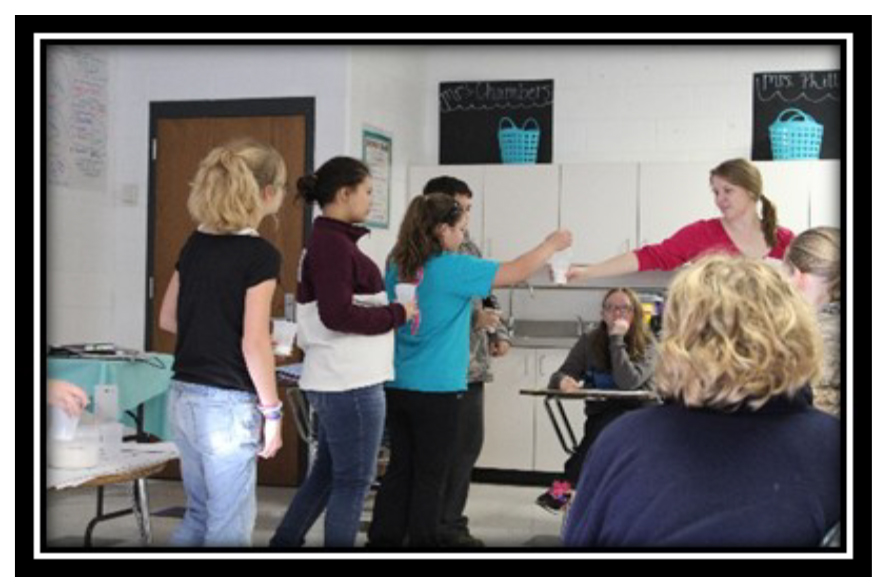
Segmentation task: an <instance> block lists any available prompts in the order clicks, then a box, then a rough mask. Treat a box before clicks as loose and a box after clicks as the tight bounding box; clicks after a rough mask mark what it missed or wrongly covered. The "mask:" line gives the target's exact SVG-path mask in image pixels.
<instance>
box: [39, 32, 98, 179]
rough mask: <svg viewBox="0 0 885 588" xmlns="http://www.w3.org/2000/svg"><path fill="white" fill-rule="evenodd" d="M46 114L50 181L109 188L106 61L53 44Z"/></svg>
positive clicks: (84, 51) (96, 56)
mask: <svg viewBox="0 0 885 588" xmlns="http://www.w3.org/2000/svg"><path fill="white" fill-rule="evenodd" d="M45 117H46V118H45V123H46V141H47V144H46V157H47V161H46V164H47V168H46V174H47V180H48V182H49V183H50V184H52V185H57V186H65V187H69V188H74V189H80V190H103V189H104V188H105V179H106V175H107V167H108V166H107V157H108V151H107V142H108V64H107V63H106V61H105V60H104V59H103V58H102V57H100V56H98V55H95V54H94V53H90V52H89V51H86V50H84V49H80V48H77V47H62V46H57V47H51V48H50V49H49V50H48V52H47V69H46V113H45Z"/></svg>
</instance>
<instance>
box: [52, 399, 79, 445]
mask: <svg viewBox="0 0 885 588" xmlns="http://www.w3.org/2000/svg"><path fill="white" fill-rule="evenodd" d="M48 417H49V438H50V439H52V440H55V441H70V440H72V439H73V438H74V435H76V434H77V425H78V424H79V423H80V415H77V416H71V415H69V414H68V413H67V411H65V409H63V408H61V407H60V406H55V405H53V404H50V405H49V415H48Z"/></svg>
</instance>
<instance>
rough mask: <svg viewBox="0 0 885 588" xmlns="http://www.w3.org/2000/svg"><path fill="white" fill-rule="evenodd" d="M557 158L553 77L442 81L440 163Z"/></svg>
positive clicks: (507, 162)
mask: <svg viewBox="0 0 885 588" xmlns="http://www.w3.org/2000/svg"><path fill="white" fill-rule="evenodd" d="M552 161H553V80H517V81H509V82H508V81H488V82H482V81H480V82H443V83H441V84H440V85H439V163H440V164H443V165H445V164H489V163H506V164H533V163H551V162H552Z"/></svg>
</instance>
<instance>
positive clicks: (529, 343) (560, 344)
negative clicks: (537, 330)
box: [510, 336, 578, 349]
mask: <svg viewBox="0 0 885 588" xmlns="http://www.w3.org/2000/svg"><path fill="white" fill-rule="evenodd" d="M577 340H578V337H577V336H575V337H513V338H511V339H510V343H511V345H513V347H519V348H524V349H525V348H527V349H571V348H572V346H573V345H574V344H575V343H576V342H577Z"/></svg>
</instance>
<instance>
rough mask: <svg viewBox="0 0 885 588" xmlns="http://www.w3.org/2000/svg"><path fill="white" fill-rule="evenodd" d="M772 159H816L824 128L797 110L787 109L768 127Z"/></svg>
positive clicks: (818, 154)
mask: <svg viewBox="0 0 885 588" xmlns="http://www.w3.org/2000/svg"><path fill="white" fill-rule="evenodd" d="M768 136H769V138H770V139H771V157H772V159H818V158H820V144H821V141H822V140H823V138H824V126H823V125H822V124H820V123H819V122H817V121H816V120H814V118H812V117H811V115H809V114H807V113H805V112H802V111H801V110H799V109H798V108H788V109H787V110H784V111H783V112H781V113H780V114H779V115H777V118H776V119H775V121H774V122H773V123H771V125H770V126H769V127H768Z"/></svg>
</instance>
